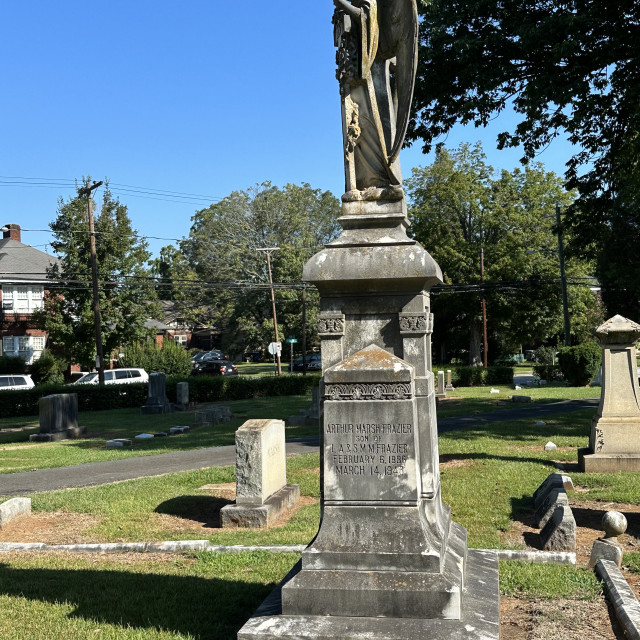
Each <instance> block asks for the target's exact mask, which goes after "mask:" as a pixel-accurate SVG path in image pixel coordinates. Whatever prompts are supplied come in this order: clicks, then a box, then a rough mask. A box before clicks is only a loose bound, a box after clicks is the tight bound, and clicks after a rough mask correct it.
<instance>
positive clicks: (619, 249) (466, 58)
mask: <svg viewBox="0 0 640 640" xmlns="http://www.w3.org/2000/svg"><path fill="white" fill-rule="evenodd" d="M419 4H420V12H421V14H422V21H421V25H420V29H421V45H420V55H419V59H420V62H419V72H418V78H419V79H418V83H417V87H416V93H415V96H416V101H415V106H416V107H417V115H416V116H415V118H414V120H413V121H412V130H411V134H410V137H411V138H412V139H414V140H415V139H418V138H421V139H422V140H423V141H424V143H425V148H427V149H428V148H430V146H431V145H432V143H433V141H434V140H435V139H437V137H438V136H440V135H442V134H445V133H446V132H447V131H449V130H450V129H451V127H452V126H453V125H454V124H455V123H456V122H462V123H470V122H473V123H475V124H476V126H485V125H486V124H487V123H488V122H489V121H490V120H491V119H493V118H494V117H495V116H496V114H499V113H500V112H502V111H504V110H505V109H507V108H509V107H512V108H513V109H514V110H515V112H516V114H518V115H519V116H520V117H521V119H520V121H519V122H518V124H517V125H516V126H515V127H514V128H513V129H512V130H511V131H503V132H502V133H500V134H499V135H498V140H497V142H498V147H499V148H504V147H515V146H519V145H522V148H523V151H524V159H525V160H530V159H532V158H534V157H535V155H536V154H537V153H538V151H539V150H541V149H544V148H545V147H546V146H547V145H548V144H549V143H550V142H551V141H552V140H553V139H554V138H555V137H556V136H558V135H559V134H560V133H561V132H565V133H566V134H567V136H568V139H569V140H570V141H571V142H572V143H573V144H574V145H576V147H575V149H576V150H575V153H574V155H573V156H572V157H571V158H568V163H567V167H568V170H567V174H566V177H567V180H568V182H567V188H569V189H575V190H577V199H576V201H575V203H574V205H573V206H572V207H571V208H570V210H569V212H568V215H567V219H566V223H567V225H569V226H570V227H571V228H572V237H571V244H572V245H573V250H574V251H576V252H580V253H581V254H583V255H584V257H586V258H589V259H594V258H597V274H598V276H599V278H600V280H601V282H602V284H603V296H604V298H605V301H606V302H607V305H608V307H609V313H610V314H612V313H614V312H626V313H627V314H629V315H633V316H634V317H638V316H639V315H640V281H639V280H638V279H637V278H636V277H635V273H636V272H637V271H638V267H640V257H639V254H638V252H637V251H634V247H637V245H638V241H640V216H639V215H638V214H637V211H638V204H639V201H640V197H639V196H640V163H639V162H638V158H639V157H640V135H639V133H640V110H639V109H638V100H639V97H640V65H639V60H640V57H639V56H638V48H637V39H638V35H640V4H639V3H637V2H635V1H633V0H620V1H619V2H608V1H607V0H594V1H592V2H583V1H579V0H570V1H568V2H565V1H560V0H545V1H544V2H534V1H533V0H528V1H525V2H521V1H516V0H470V1H468V2H451V1H450V0H431V1H430V2H428V3H427V2H422V3H419Z"/></svg>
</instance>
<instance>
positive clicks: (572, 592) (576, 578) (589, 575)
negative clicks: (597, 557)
mask: <svg viewBox="0 0 640 640" xmlns="http://www.w3.org/2000/svg"><path fill="white" fill-rule="evenodd" d="M500 593H501V595H503V596H511V597H526V598H543V599H545V600H547V599H553V598H571V599H574V600H592V601H596V600H597V599H598V598H599V597H600V595H601V594H602V586H601V584H600V582H599V581H598V579H597V578H596V576H595V574H594V573H593V571H591V570H590V569H579V568H576V567H573V566H568V565H547V564H534V563H530V562H501V563H500Z"/></svg>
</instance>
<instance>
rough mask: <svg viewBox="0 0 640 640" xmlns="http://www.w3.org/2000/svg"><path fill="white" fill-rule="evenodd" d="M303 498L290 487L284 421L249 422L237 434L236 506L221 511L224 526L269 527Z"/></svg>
mask: <svg viewBox="0 0 640 640" xmlns="http://www.w3.org/2000/svg"><path fill="white" fill-rule="evenodd" d="M299 498H300V487H299V485H288V484H287V458H286V445H285V438H284V422H283V421H282V420H247V422H245V423H244V424H243V425H242V426H241V427H240V428H239V429H238V430H237V431H236V503H235V504H230V505H227V506H225V507H223V508H222V509H221V510H220V518H221V523H222V527H223V528H225V527H266V526H269V525H270V524H271V523H272V522H273V521H274V520H276V519H277V518H278V517H279V516H280V515H282V513H283V512H284V511H285V510H286V509H288V508H290V507H292V506H293V505H294V504H295V503H296V502H297V501H298V500H299Z"/></svg>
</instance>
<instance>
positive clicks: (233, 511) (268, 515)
mask: <svg viewBox="0 0 640 640" xmlns="http://www.w3.org/2000/svg"><path fill="white" fill-rule="evenodd" d="M298 500H300V485H298V484H287V485H285V486H284V487H282V489H280V490H279V491H276V493H274V494H272V495H270V496H269V497H268V498H267V499H266V500H265V501H264V502H263V503H262V504H228V505H226V506H224V507H222V509H220V520H221V525H222V528H223V529H228V528H233V527H252V528H264V527H269V526H271V525H272V524H273V523H274V522H275V521H276V520H277V519H278V518H279V517H280V516H281V515H282V514H284V513H285V512H287V511H288V510H290V509H291V508H292V507H294V506H295V504H296V503H297V502H298Z"/></svg>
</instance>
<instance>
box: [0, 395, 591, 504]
mask: <svg viewBox="0 0 640 640" xmlns="http://www.w3.org/2000/svg"><path fill="white" fill-rule="evenodd" d="M597 405H598V400H597V399H594V400H567V401H563V402H553V403H549V404H527V405H522V406H519V407H514V408H512V409H502V410H500V411H493V412H486V413H477V414H474V415H468V416H457V417H453V418H441V419H440V420H438V431H439V432H440V433H444V432H447V431H453V430H454V429H464V428H467V427H476V426H481V425H484V424H489V423H492V422H504V421H506V420H519V419H522V418H534V419H540V418H543V417H545V416H548V415H552V414H554V413H568V412H571V411H580V410H581V409H588V408H595V407H597ZM317 451H318V438H315V437H311V438H301V439H299V440H295V441H290V442H287V454H289V455H299V454H301V453H316V452H317ZM235 459H236V458H235V447H234V446H232V445H229V446H226V447H212V448H209V449H194V450H192V451H177V452H174V453H161V454H158V455H152V456H139V457H135V458H124V459H122V460H109V461H107V462H90V463H87V464H80V465H74V466H72V467H58V468H56V469H40V470H38V471H26V472H23V473H5V474H0V496H11V495H25V494H28V493H34V492H36V491H53V490H55V489H71V488H77V487H90V486H94V485H99V484H107V483H109V482H119V481H121V480H132V479H133V478H141V477H145V476H158V475H162V474H165V473H173V472H176V471H191V470H194V469H204V468H206V467H221V466H227V465H233V464H235Z"/></svg>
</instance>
